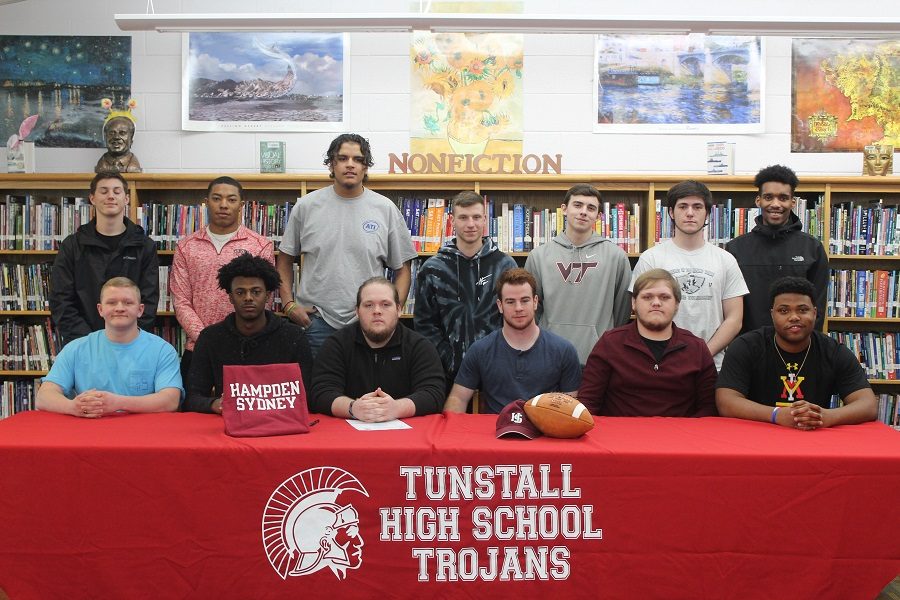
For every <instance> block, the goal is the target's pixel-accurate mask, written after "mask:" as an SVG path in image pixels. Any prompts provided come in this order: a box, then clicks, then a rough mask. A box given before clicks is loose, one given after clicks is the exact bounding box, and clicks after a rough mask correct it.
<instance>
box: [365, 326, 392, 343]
mask: <svg viewBox="0 0 900 600" xmlns="http://www.w3.org/2000/svg"><path fill="white" fill-rule="evenodd" d="M360 327H361V328H362V332H363V335H364V336H365V338H366V339H367V340H369V341H370V342H372V343H373V344H382V343H384V342H386V341H388V340H389V339H391V336H392V335H394V329H381V330H378V331H375V330H373V329H369V328H367V327H362V325H360Z"/></svg>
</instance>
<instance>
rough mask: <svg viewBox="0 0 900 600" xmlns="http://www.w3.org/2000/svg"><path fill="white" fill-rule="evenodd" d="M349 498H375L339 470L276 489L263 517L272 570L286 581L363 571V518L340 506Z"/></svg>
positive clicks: (319, 471)
mask: <svg viewBox="0 0 900 600" xmlns="http://www.w3.org/2000/svg"><path fill="white" fill-rule="evenodd" d="M343 492H359V493H360V494H362V495H364V496H366V497H368V495H369V493H368V492H367V491H366V488H365V487H363V485H362V483H360V482H359V480H358V479H357V478H356V477H354V476H353V475H351V474H350V473H348V472H347V471H344V470H343V469H338V468H336V467H316V468H314V469H307V470H306V471H302V472H300V473H297V474H296V475H294V476H293V477H290V478H288V479H286V480H285V481H283V482H282V483H281V485H279V486H278V487H277V488H275V491H274V492H272V495H271V496H270V497H269V501H268V502H267V503H266V508H265V510H264V511H263V519H262V538H263V546H264V547H265V550H266V556H268V558H269V564H270V565H272V568H273V569H275V572H276V573H278V575H279V576H280V577H281V578H282V579H287V577H288V576H289V575H290V576H292V577H294V576H300V575H309V574H311V573H315V572H316V571H319V570H321V569H324V568H325V567H328V568H329V569H331V572H332V573H334V575H335V577H337V578H338V579H344V578H345V577H346V576H347V569H358V568H359V567H360V565H362V547H363V539H362V537H361V536H360V534H359V513H358V512H357V511H356V509H355V508H353V505H352V504H350V503H349V502H347V503H346V504H345V503H343V502H341V503H339V502H338V501H337V498H338V496H340V495H341V494H342V493H343Z"/></svg>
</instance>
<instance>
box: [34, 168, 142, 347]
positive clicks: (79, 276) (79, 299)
mask: <svg viewBox="0 0 900 600" xmlns="http://www.w3.org/2000/svg"><path fill="white" fill-rule="evenodd" d="M89 199H90V201H91V204H92V205H93V206H94V218H93V219H92V220H91V221H90V222H89V223H86V224H84V225H82V226H81V227H79V228H78V230H77V231H76V232H75V233H73V234H71V235H70V236H68V237H67V238H66V239H64V240H63V241H62V243H61V244H60V245H59V252H58V253H57V255H56V260H55V261H53V270H52V271H51V272H50V314H51V316H52V317H53V323H54V324H55V325H56V328H57V329H58V331H59V334H60V335H61V336H62V343H63V344H64V345H65V344H67V343H69V342H71V341H72V340H74V339H76V338H80V337H82V336H85V335H87V334H89V333H91V332H92V331H99V330H100V329H103V319H102V318H101V317H100V313H99V312H97V305H98V304H99V303H100V288H101V287H102V286H103V284H104V283H106V282H107V281H109V280H110V279H112V278H113V277H127V278H128V279H130V280H131V281H133V282H135V283H137V285H138V287H139V288H140V290H141V303H142V304H143V305H144V314H143V315H141V317H140V318H139V319H138V325H139V326H140V327H141V329H145V330H148V331H149V330H150V329H151V328H152V327H153V323H154V321H155V320H156V305H157V303H158V302H159V258H158V257H157V255H156V245H155V244H154V242H153V240H151V239H150V238H149V237H147V236H146V235H145V234H144V230H143V229H142V228H141V227H139V226H138V225H135V224H134V223H132V222H131V221H130V220H129V219H128V217H127V216H125V215H126V213H127V210H128V205H129V195H128V183H127V182H126V181H125V178H124V177H122V175H120V174H119V173H97V175H96V176H95V177H94V179H92V180H91V193H90V196H89Z"/></svg>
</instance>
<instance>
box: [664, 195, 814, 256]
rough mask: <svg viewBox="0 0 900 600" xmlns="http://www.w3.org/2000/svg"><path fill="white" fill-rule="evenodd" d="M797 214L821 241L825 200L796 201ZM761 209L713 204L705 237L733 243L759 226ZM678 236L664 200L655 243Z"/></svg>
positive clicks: (809, 231) (801, 221) (710, 239)
mask: <svg viewBox="0 0 900 600" xmlns="http://www.w3.org/2000/svg"><path fill="white" fill-rule="evenodd" d="M794 212H795V214H796V215H797V217H798V218H799V219H800V223H801V225H802V226H803V231H805V232H807V233H808V234H810V235H812V236H814V237H817V238H819V239H822V238H823V236H824V223H825V204H824V202H823V201H822V198H820V199H819V201H818V202H816V203H815V204H813V205H812V206H810V203H809V202H808V201H807V200H806V199H804V198H797V205H796V207H795V209H794ZM759 213H760V210H759V208H756V207H733V206H732V201H731V198H728V199H727V200H726V201H725V202H723V203H720V204H713V205H712V207H711V208H710V210H709V219H708V220H707V226H706V228H705V229H704V238H705V239H706V240H707V241H709V242H712V243H713V244H716V245H718V246H724V245H725V244H726V243H728V242H729V241H730V240H732V239H734V238H736V237H737V236H739V235H743V234H745V233H747V232H749V231H751V230H752V229H753V228H754V227H756V217H758V216H759ZM674 235H675V225H674V224H673V222H672V219H671V218H669V212H668V209H667V208H666V206H665V201H663V200H662V199H657V200H656V241H657V242H659V241H660V240H664V239H667V238H671V237H673V236H674Z"/></svg>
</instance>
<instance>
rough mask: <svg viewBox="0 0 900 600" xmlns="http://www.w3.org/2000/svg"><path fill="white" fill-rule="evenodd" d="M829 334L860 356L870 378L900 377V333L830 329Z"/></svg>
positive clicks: (860, 360)
mask: <svg viewBox="0 0 900 600" xmlns="http://www.w3.org/2000/svg"><path fill="white" fill-rule="evenodd" d="M828 335H830V336H831V337H833V338H834V339H836V340H837V341H838V342H840V343H842V344H844V345H845V346H847V347H848V348H849V349H850V351H851V352H852V353H853V354H854V356H856V357H857V358H859V362H860V364H862V367H863V369H864V370H865V371H866V377H868V378H869V379H898V377H900V364H898V363H897V358H898V357H900V333H894V332H885V333H877V332H873V331H868V332H847V331H829V332H828Z"/></svg>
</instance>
